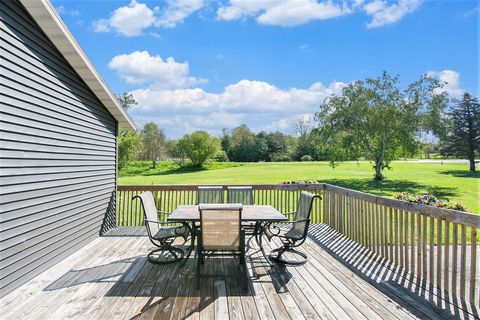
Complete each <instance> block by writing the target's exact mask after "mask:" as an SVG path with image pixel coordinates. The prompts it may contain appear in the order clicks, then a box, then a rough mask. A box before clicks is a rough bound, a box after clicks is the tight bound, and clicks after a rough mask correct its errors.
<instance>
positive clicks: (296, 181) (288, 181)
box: [282, 180, 317, 184]
mask: <svg viewBox="0 0 480 320" xmlns="http://www.w3.org/2000/svg"><path fill="white" fill-rule="evenodd" d="M313 183H317V181H315V180H285V181H282V184H313Z"/></svg>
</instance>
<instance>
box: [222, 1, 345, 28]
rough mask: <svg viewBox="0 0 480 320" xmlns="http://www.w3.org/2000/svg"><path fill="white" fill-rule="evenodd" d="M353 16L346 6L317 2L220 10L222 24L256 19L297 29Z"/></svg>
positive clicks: (239, 4) (236, 4) (237, 4)
mask: <svg viewBox="0 0 480 320" xmlns="http://www.w3.org/2000/svg"><path fill="white" fill-rule="evenodd" d="M349 12H350V9H349V8H348V7H347V6H345V5H343V4H334V3H333V2H332V1H321V2H318V1H316V0H276V1H273V0H266V1H244V0H231V1H230V2H229V4H228V6H221V7H220V8H219V9H218V10H217V17H218V18H219V19H222V20H236V19H240V18H244V17H248V16H256V20H257V22H258V23H260V24H265V25H277V26H295V25H299V24H303V23H306V22H308V21H311V20H323V19H329V18H334V17H338V16H341V15H344V14H347V13H349Z"/></svg>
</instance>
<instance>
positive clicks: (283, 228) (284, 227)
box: [264, 192, 320, 265]
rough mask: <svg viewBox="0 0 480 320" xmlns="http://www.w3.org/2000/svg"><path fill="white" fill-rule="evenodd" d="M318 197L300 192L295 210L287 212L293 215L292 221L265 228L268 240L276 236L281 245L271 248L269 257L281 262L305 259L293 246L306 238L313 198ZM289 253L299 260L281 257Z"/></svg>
mask: <svg viewBox="0 0 480 320" xmlns="http://www.w3.org/2000/svg"><path fill="white" fill-rule="evenodd" d="M315 198H320V197H319V196H318V195H315V194H311V193H308V192H302V193H301V194H300V199H299V200H298V204H297V210H296V211H295V212H290V213H287V214H286V215H288V216H291V215H293V221H289V222H286V223H282V224H280V225H273V224H271V225H269V227H268V228H266V229H265V231H264V232H265V235H266V236H267V238H268V240H271V239H272V238H274V237H277V238H279V239H280V241H281V242H282V246H281V247H279V248H276V249H274V250H272V252H271V253H270V259H272V260H273V261H276V262H279V263H282V264H292V265H299V264H303V263H305V262H306V261H307V256H306V255H305V254H304V253H303V252H300V251H298V250H296V249H295V248H296V247H298V246H300V245H302V244H303V243H304V242H305V239H306V238H307V232H308V227H309V225H310V214H311V212H312V205H313V200H315ZM286 252H288V253H291V254H295V255H297V256H299V260H287V259H284V258H283V254H284V253H286Z"/></svg>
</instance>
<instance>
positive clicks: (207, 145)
mask: <svg viewBox="0 0 480 320" xmlns="http://www.w3.org/2000/svg"><path fill="white" fill-rule="evenodd" d="M178 147H179V148H180V149H181V150H183V152H185V154H186V155H187V157H188V158H189V159H190V161H192V165H193V166H194V167H201V166H203V164H204V163H205V162H206V161H207V160H208V159H211V158H212V157H213V156H214V155H215V154H216V153H217V151H218V150H219V149H220V141H219V140H217V139H213V138H211V137H210V136H209V135H208V133H206V132H205V131H196V132H194V133H192V134H191V135H184V136H183V137H182V138H181V139H180V140H179V141H178Z"/></svg>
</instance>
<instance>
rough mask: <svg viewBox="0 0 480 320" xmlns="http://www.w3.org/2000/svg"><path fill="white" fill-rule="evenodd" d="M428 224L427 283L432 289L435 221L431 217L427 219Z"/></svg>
mask: <svg viewBox="0 0 480 320" xmlns="http://www.w3.org/2000/svg"><path fill="white" fill-rule="evenodd" d="M429 222H430V230H429V232H430V234H429V237H428V240H429V244H430V246H429V253H428V264H429V266H428V281H430V286H432V287H433V285H434V279H435V276H434V275H435V273H434V266H433V264H434V261H435V260H434V258H435V251H434V248H435V247H434V240H435V239H434V234H435V231H434V230H435V219H433V218H432V217H430V218H429Z"/></svg>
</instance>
